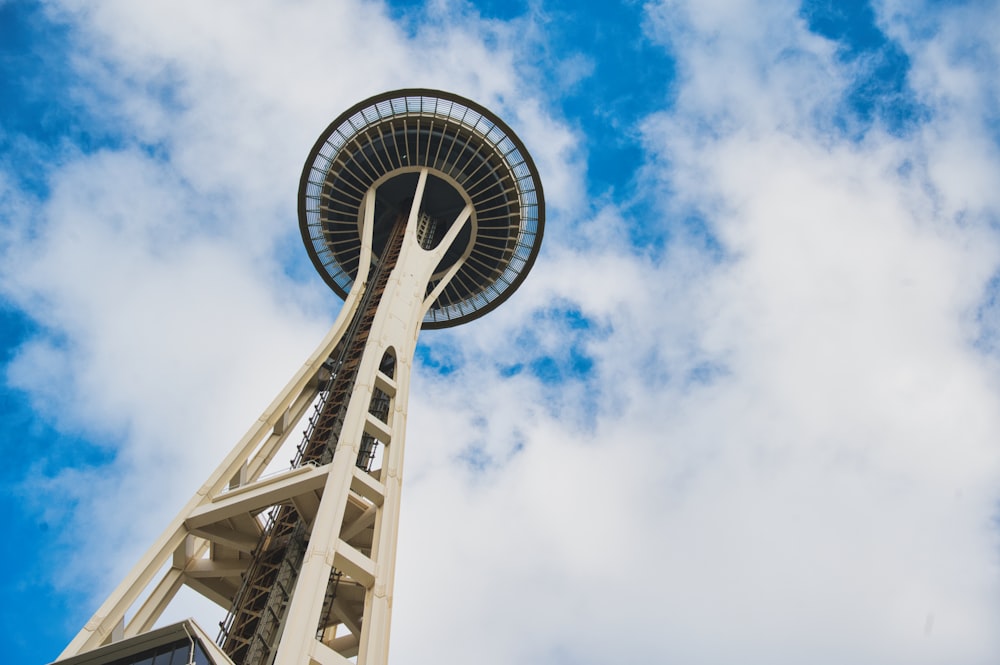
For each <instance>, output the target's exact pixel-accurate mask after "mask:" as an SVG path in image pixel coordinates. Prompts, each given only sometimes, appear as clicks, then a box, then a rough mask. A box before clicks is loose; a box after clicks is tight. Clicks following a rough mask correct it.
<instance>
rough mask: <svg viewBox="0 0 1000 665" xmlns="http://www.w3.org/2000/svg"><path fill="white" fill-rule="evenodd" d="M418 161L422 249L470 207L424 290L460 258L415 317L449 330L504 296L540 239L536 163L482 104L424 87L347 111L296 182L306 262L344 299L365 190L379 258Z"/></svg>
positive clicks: (357, 252) (408, 198) (353, 268)
mask: <svg viewBox="0 0 1000 665" xmlns="http://www.w3.org/2000/svg"><path fill="white" fill-rule="evenodd" d="M425 168H426V169H427V170H428V178H427V183H426V188H425V190H424V194H423V198H422V200H421V214H420V218H419V227H420V228H418V235H419V237H420V238H421V244H422V246H424V247H425V248H426V249H432V248H434V247H436V246H437V245H438V243H440V241H441V239H442V238H443V237H444V235H445V234H446V233H447V231H448V229H449V228H450V227H451V225H452V224H454V223H455V220H456V217H457V216H458V214H459V213H460V212H461V211H462V210H463V209H464V208H465V207H466V206H471V209H472V213H471V216H470V218H469V221H467V222H465V226H464V228H462V230H461V231H460V232H459V234H458V237H457V239H456V241H455V242H454V243H453V244H452V246H451V247H450V248H449V249H448V251H447V252H445V254H444V256H443V258H442V259H441V261H440V263H439V264H438V265H437V267H436V268H435V271H434V274H433V275H432V277H431V280H430V282H429V283H428V284H427V290H426V294H427V295H429V294H430V293H431V292H432V291H433V290H434V288H435V287H436V286H437V284H438V282H439V281H440V280H441V278H442V277H443V276H444V275H445V273H446V271H447V270H448V269H449V268H450V267H452V266H454V265H455V264H456V263H459V262H460V268H459V269H458V271H457V272H456V273H455V275H454V277H453V278H452V279H451V280H450V281H449V282H448V283H447V284H446V285H445V287H444V289H443V290H442V291H441V293H440V294H439V295H438V297H437V298H436V299H435V301H434V302H433V303H432V304H431V306H430V308H429V309H428V311H427V314H426V315H425V316H424V319H423V322H422V324H421V325H422V327H423V328H446V327H450V326H455V325H458V324H460V323H465V322H467V321H471V320H473V319H475V318H478V317H480V316H482V315H483V314H485V313H486V312H489V311H490V310H492V309H493V308H495V307H497V306H498V305H499V304H500V303H502V302H503V301H504V300H506V299H507V298H508V297H510V295H511V294H512V293H513V292H514V291H515V290H516V289H517V287H518V286H520V284H521V282H522V281H524V278H525V276H526V275H527V273H528V271H529V270H530V269H531V266H532V265H533V264H534V261H535V258H536V256H537V255H538V250H539V247H540V246H541V241H542V231H543V229H544V217H545V213H544V208H545V206H544V196H543V193H542V185H541V181H540V179H539V177H538V171H537V169H536V168H535V164H534V162H533V161H532V160H531V157H530V156H529V155H528V152H527V150H526V149H525V148H524V145H523V144H522V143H521V141H520V139H518V138H517V136H516V135H515V134H514V132H513V131H511V129H510V128H509V127H508V126H507V125H506V124H504V122H503V121H501V120H500V119H499V118H497V117H496V116H495V115H493V114H492V113H491V112H490V111H488V110H487V109H485V108H483V107H482V106H480V105H478V104H476V103H475V102H472V101H470V100H467V99H464V98H462V97H459V96H458V95H454V94H451V93H447V92H440V91H437V90H424V89H407V90H397V91H393V92H386V93H383V94H380V95H376V96H375V97H371V98H369V99H367V100H365V101H363V102H360V103H359V104H356V105H355V106H353V107H351V108H350V109H348V110H347V111H345V112H344V113H343V114H342V115H341V116H340V117H338V118H337V119H336V120H334V121H333V122H332V123H331V124H330V126H329V127H327V129H326V130H325V131H324V132H323V133H322V134H321V135H320V137H319V140H318V141H317V142H316V144H315V145H314V146H313V149H312V151H311V152H310V153H309V157H308V159H307V160H306V164H305V167H304V169H303V172H302V178H301V180H300V184H299V227H300V230H301V232H302V238H303V240H304V241H305V245H306V248H307V250H308V252H309V257H310V258H311V259H312V262H313V265H315V267H316V269H317V270H318V271H319V273H320V275H322V277H323V279H324V280H325V281H326V283H327V284H328V285H329V286H330V287H331V288H332V289H333V290H334V291H335V292H336V293H337V295H339V296H340V297H341V298H346V297H347V293H348V292H349V291H350V290H351V287H352V286H353V284H354V281H355V279H356V277H357V274H358V268H359V265H358V263H359V260H360V256H361V243H362V234H361V229H362V223H363V201H364V199H365V196H366V193H367V192H368V190H369V189H370V188H372V187H375V188H376V190H375V213H374V220H375V221H374V229H373V233H372V256H373V262H378V261H379V258H380V256H381V254H382V252H383V251H384V249H385V246H386V240H387V238H388V237H389V234H390V231H391V229H392V226H393V224H394V222H395V220H396V219H397V217H398V216H399V215H400V214H401V213H406V212H407V211H408V210H409V208H410V205H411V202H412V200H413V195H414V189H415V187H416V183H417V179H418V177H419V173H420V171H421V170H422V169H425Z"/></svg>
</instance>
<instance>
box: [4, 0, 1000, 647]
mask: <svg viewBox="0 0 1000 665" xmlns="http://www.w3.org/2000/svg"><path fill="white" fill-rule="evenodd" d="M998 44H1000V10H998V9H997V8H996V7H995V6H994V4H993V3H990V2H974V1H970V2H930V1H929V0H928V1H926V2H921V1H917V2H902V1H901V0H884V1H881V2H833V1H832V0H826V1H815V2H813V1H809V2H804V3H798V2H792V1H790V0H787V1H786V0H777V1H776V0H701V1H700V2H685V1H683V0H663V1H661V2H656V1H650V2H645V3H642V2H631V1H628V0H622V1H621V2H584V3H580V2H563V1H561V0H551V1H548V0H537V1H531V2H458V1H455V0H427V1H425V2H420V1H406V2H388V3H385V2H375V1H370V0H364V1H362V0H343V1H342V2H335V3H334V2H322V1H320V0H304V1H303V2H299V3H294V4H288V3H279V2H272V1H271V0H259V1H258V2H255V3H239V2H235V0H234V1H222V0H220V1H218V2H213V3H202V2H194V1H192V2H181V1H176V0H175V1H174V2H147V3H133V2H129V1H127V0H120V1H116V0H108V1H107V2H101V3H86V2H78V1H76V0H48V1H45V2H34V1H31V0H22V1H12V0H8V1H6V2H3V1H0V69H2V75H0V97H2V99H3V100H4V103H3V105H2V106H0V341H2V349H3V354H2V360H3V373H2V375H0V376H2V379H3V380H2V383H0V386H2V387H0V391H2V392H0V418H2V421H0V423H2V427H3V431H4V432H5V435H4V436H3V437H0V441H2V446H3V452H4V454H5V456H6V459H7V464H6V465H5V467H4V470H3V472H2V474H3V475H2V487H3V493H2V500H3V509H4V512H5V513H6V515H7V516H8V523H7V530H8V536H7V539H6V542H7V546H6V547H5V548H3V550H2V552H3V554H2V556H3V558H4V564H5V565H6V566H7V570H8V571H10V572H9V573H8V575H6V576H4V581H3V583H2V584H3V594H4V598H5V599H6V600H7V602H6V603H5V604H4V606H5V609H4V610H3V612H4V617H3V618H4V622H5V625H6V626H7V627H8V633H9V634H10V635H11V638H10V641H11V645H10V646H9V647H8V649H6V652H7V653H8V654H9V656H8V657H9V658H10V659H11V662H25V663H33V662H48V661H50V660H51V659H53V658H54V657H55V656H56V655H57V654H58V653H59V652H60V651H61V649H62V648H63V646H64V645H65V644H66V643H67V642H68V641H69V639H70V638H71V637H72V636H73V634H75V632H76V631H77V630H78V629H79V628H80V627H81V626H82V625H83V624H84V623H85V622H86V620H87V619H88V618H89V616H90V614H91V612H93V610H94V609H95V608H96V607H97V606H98V604H99V603H100V602H101V600H102V599H103V597H104V596H105V595H106V594H107V593H108V592H109V590H110V589H111V588H112V587H113V586H114V585H115V584H116V583H117V582H118V580H119V579H120V578H121V577H122V576H123V575H124V573H125V571H127V569H128V568H129V567H130V566H131V565H132V563H133V562H134V561H135V559H136V558H137V557H138V556H139V555H140V554H141V553H142V551H143V550H144V549H145V547H146V546H147V545H148V544H149V543H150V542H152V540H153V539H154V538H155V537H156V535H158V533H159V531H160V529H162V527H163V525H165V524H166V523H167V521H168V520H169V519H170V518H171V517H173V515H174V511H175V510H177V509H179V507H180V506H181V505H182V503H183V502H184V501H185V500H186V499H187V497H188V496H189V495H190V494H191V492H193V491H194V490H195V489H196V488H197V487H198V485H199V484H200V482H201V481H202V480H203V479H204V477H205V476H207V474H208V473H209V471H210V470H211V469H212V468H214V465H215V464H216V463H217V461H218V460H219V459H220V458H221V457H222V456H223V454H224V453H225V452H226V451H228V449H229V447H230V446H231V445H233V443H234V442H235V441H236V440H237V439H238V438H239V437H240V436H241V435H242V433H243V431H244V430H245V428H246V427H248V426H249V425H250V424H251V423H252V422H253V421H254V420H255V419H256V417H257V416H258V415H259V412H260V411H261V410H262V409H263V407H264V406H265V405H266V404H267V403H268V402H269V401H270V399H271V398H272V397H273V395H274V394H275V393H276V392H277V390H278V389H279V388H280V387H281V386H282V385H284V383H285V381H286V380H287V378H288V377H289V376H290V375H291V374H292V372H294V371H295V369H296V368H297V367H298V365H299V364H300V363H301V362H302V360H303V359H304V358H305V357H306V356H307V354H308V353H309V352H311V350H312V348H313V347H314V345H315V344H316V343H318V341H319V340H320V338H321V337H322V335H323V333H324V332H325V329H326V327H327V326H329V324H330V323H331V322H332V320H333V317H334V315H335V314H336V311H337V307H338V306H339V304H338V302H337V300H336V298H335V296H334V295H333V294H332V293H330V292H329V291H328V290H327V289H326V288H325V287H324V286H323V284H322V282H321V280H320V279H319V278H318V276H317V275H316V274H315V273H314V271H313V269H312V267H311V265H310V263H309V261H308V260H307V258H306V254H305V251H304V250H303V248H302V247H301V240H300V238H299V233H298V230H297V225H296V224H297V223H296V219H295V190H296V183H297V180H298V176H299V173H300V169H301V163H302V160H303V159H304V158H305V156H306V153H307V152H308V149H309V147H310V146H311V145H312V142H313V140H314V139H315V137H316V136H317V135H318V134H319V132H320V131H321V130H322V129H323V128H324V127H325V126H326V125H327V124H328V123H329V122H330V120H331V119H332V118H333V117H335V116H336V115H337V114H339V113H340V112H341V111H342V110H343V109H345V108H347V107H348V106H350V105H352V104H353V103H355V102H356V101H359V100H360V99H363V98H365V97H367V96H369V95H372V94H375V93H378V92H381V91H384V90H389V89H395V88H402V87H432V88H439V89H445V90H450V91H453V92H456V93H458V94H462V95H465V96H467V97H469V98H471V99H475V100H477V101H479V102H480V103H483V104H484V105H486V106H487V107H489V108H491V109H493V110H494V111H495V112H496V113H497V114H498V115H500V116H501V117H502V118H504V119H505V121H506V122H507V123H508V124H510V125H511V126H512V127H513V128H514V130H515V131H516V132H517V133H518V134H519V136H520V137H521V139H522V140H523V141H524V143H525V144H526V145H527V147H528V149H529V150H530V151H531V153H532V155H533V157H534V159H535V161H536V162H537V163H538V165H539V169H540V171H541V176H542V180H543V183H544V185H545V192H546V201H547V205H548V209H547V210H548V217H547V228H546V234H545V240H544V244H543V249H542V253H541V255H540V257H539V259H538V261H537V263H536V265H535V267H534V269H533V272H532V274H531V275H530V276H529V278H528V279H527V281H526V282H525V283H524V285H523V286H522V288H521V290H520V291H519V292H518V294H517V295H515V296H514V297H513V298H512V299H511V300H510V301H508V302H507V303H505V304H504V306H503V307H501V308H498V309H497V310H496V311H495V312H492V313H491V314H490V315H489V317H486V318H484V319H482V320H480V321H477V322H474V323H471V324H469V325H467V326H463V327H460V328H457V329H454V330H449V331H435V332H430V333H426V334H425V335H424V336H423V337H422V342H421V346H420V347H419V349H418V359H417V360H418V364H419V369H418V372H417V374H416V378H415V382H414V387H413V396H412V397H411V403H410V415H409V430H408V439H407V442H408V454H407V470H406V480H407V488H406V493H405V496H406V498H405V499H404V506H405V507H404V511H403V521H402V524H401V527H400V528H401V531H400V539H401V540H400V554H399V560H398V564H397V583H396V585H397V586H396V600H395V609H394V616H393V642H392V645H393V646H392V651H393V660H394V662H398V663H400V664H405V663H425V662H427V663H429V662H459V661H460V660H461V661H468V660H474V661H475V662H480V663H484V664H490V663H507V662H513V661H515V660H520V661H528V662H538V663H553V664H554V663H597V662H607V660H608V658H609V657H610V658H612V659H613V660H615V661H619V660H620V661H622V662H627V661H630V660H631V661H635V660H640V661H642V662H683V663H732V662H735V661H736V660H737V659H738V660H739V661H740V662H750V663H758V662H759V663H769V664H776V663H785V662H788V663H801V662H815V663H845V662H878V663H907V664H912V663H948V664H949V665H954V664H959V663H960V664H970V665H971V664H979V663H983V664H986V663H990V664H992V663H995V662H997V660H998V658H1000V638H998V637H997V631H996V630H995V627H996V625H997V622H998V620H1000V540H998V536H1000V533H998V530H997V523H998V517H997V516H998V505H1000V504H998V499H1000V444H998V441H1000V408H998V407H1000V381H998V377H1000V373H998V370H1000V362H998V361H1000V355H998V349H1000V345H998V344H997V343H996V340H997V339H1000V336H998V333H1000V309H998V304H997V303H998V299H997V296H996V292H997V287H998V283H1000V277H998V276H1000V232H998V229H1000V187H998V186H997V183H998V182H1000V132H998V127H1000V77H998V74H997V72H998V71H1000V47H998V46H997V45H998ZM188 614H193V615H195V616H196V617H197V618H198V620H199V621H200V622H202V623H203V625H206V626H209V627H211V626H214V625H215V622H216V621H218V620H219V619H221V618H222V617H221V614H222V613H221V612H217V611H215V610H213V609H212V608H211V607H210V606H207V605H206V604H205V603H204V602H202V601H200V600H199V599H197V598H195V597H194V596H193V594H192V595H191V596H189V597H183V598H181V602H180V603H179V607H178V608H177V610H176V614H175V615H174V616H173V618H176V617H180V616H187V615H188ZM209 630H211V628H209Z"/></svg>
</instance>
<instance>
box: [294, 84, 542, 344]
mask: <svg viewBox="0 0 1000 665" xmlns="http://www.w3.org/2000/svg"><path fill="white" fill-rule="evenodd" d="M401 118H406V119H408V118H418V119H421V118H430V119H431V120H432V122H433V121H435V120H436V121H439V122H442V123H444V124H445V125H447V126H448V127H451V128H452V129H455V130H456V131H462V132H465V133H466V134H468V135H469V136H470V137H473V138H474V139H475V140H476V141H477V142H478V144H477V151H483V150H486V151H488V152H489V155H488V157H491V158H493V159H495V160H497V161H498V162H502V164H503V166H504V167H506V169H507V171H506V173H505V175H507V176H509V178H510V180H511V183H512V184H513V186H514V189H515V190H516V203H517V211H516V218H517V229H516V236H515V237H514V240H513V247H512V248H508V250H506V251H505V252H504V256H503V258H502V260H503V264H502V267H500V268H497V269H495V275H494V276H493V278H492V279H490V278H487V279H482V278H481V275H480V276H479V277H477V281H476V283H475V284H474V286H476V287H478V290H476V291H475V292H470V294H469V295H468V296H467V297H465V298H464V299H462V300H456V301H453V302H449V303H448V304H446V305H443V306H439V304H440V302H439V301H442V299H443V297H444V294H442V296H441V297H439V298H438V300H437V301H435V303H434V304H432V305H431V307H430V308H429V310H428V312H427V315H426V316H425V317H424V320H423V322H422V327H424V328H446V327H451V326H455V325H459V324H461V323H465V322H468V321H471V320H473V319H476V318H478V317H480V316H482V315H483V314H486V313H487V312H489V311H491V310H493V309H494V308H496V307H497V306H499V305H500V304H501V303H503V302H504V301H506V300H507V298H509V297H510V296H511V295H512V294H513V293H514V291H516V290H517V288H518V287H519V286H520V285H521V283H522V282H523V281H524V279H525V277H526V276H527V274H528V272H529V271H530V270H531V267H532V266H533V265H534V262H535V259H536V258H537V256H538V252H539V249H540V247H541V241H542V235H543V231H544V228H545V197H544V193H543V191H542V184H541V180H540V178H539V177H538V170H537V169H536V167H535V164H534V161H533V160H532V159H531V155H530V154H528V151H527V149H526V148H525V147H524V144H523V143H522V142H521V140H520V139H519V138H518V137H517V135H516V134H514V132H513V130H511V129H510V127H509V126H507V124H506V123H504V122H503V121H502V120H500V119H499V118H497V117H496V116H495V115H494V114H493V113H492V112H490V111H489V110H488V109H486V108H485V107H483V106H481V105H479V104H476V103H475V102H473V101H471V100H468V99H465V98H464V97H461V96H459V95H456V94H453V93H448V92H443V91H440V90H430V89H424V88H409V89H403V90H394V91H389V92H384V93H381V94H379V95H375V96H373V97H370V98H368V99H365V100H363V101H361V102H358V103H357V104H355V105H354V106H352V107H351V108H349V109H348V110H346V111H345V112H344V113H342V114H341V115H340V116H338V117H337V119H336V120H334V121H333V122H332V123H330V125H329V126H328V127H327V128H326V129H325V130H324V131H323V133H322V134H320V136H319V138H318V139H317V141H316V143H315V144H314V145H313V148H312V150H311V151H310V152H309V157H308V158H307V160H306V162H305V165H304V167H303V169H302V176H301V178H300V180H299V197H298V213H299V229H300V231H301V234H302V239H303V242H304V243H305V245H306V249H307V251H308V253H309V258H310V259H311V260H312V262H313V265H314V266H315V268H316V270H317V271H318V272H319V273H320V275H321V276H322V277H323V280H324V281H325V282H326V283H327V284H328V285H329V286H330V288H332V289H333V291H334V292H335V293H337V295H339V296H340V297H341V298H346V297H347V293H348V292H349V291H350V288H351V286H352V285H353V277H352V275H351V274H350V272H349V271H348V270H347V269H345V268H344V266H343V265H341V263H340V262H338V261H337V260H336V259H337V255H336V254H335V252H334V251H333V250H331V249H330V247H329V244H328V243H327V242H326V241H325V240H324V239H323V232H322V226H321V225H322V224H323V223H324V222H323V219H322V217H321V212H320V209H321V204H320V201H321V200H322V197H323V196H324V194H323V190H324V187H325V186H326V184H327V178H328V177H329V174H330V172H331V170H332V167H331V165H332V164H333V163H334V162H335V160H336V159H337V157H338V156H340V155H342V154H343V153H344V152H346V151H347V150H351V149H352V148H353V149H355V150H357V147H358V143H357V142H355V143H353V144H352V140H355V139H356V138H357V137H358V136H360V135H362V134H364V133H365V132H368V131H370V130H371V129H372V128H377V127H378V126H381V125H383V124H385V125H388V123H389V122H390V121H395V122H398V121H399V119H401ZM352 154H353V153H352ZM417 158H418V159H419V158H420V155H417ZM366 159H367V158H366ZM324 163H325V165H326V168H325V169H324V168H323V167H322V164H324ZM416 166H422V167H426V168H428V169H429V171H430V173H431V174H432V175H438V176H439V177H440V175H442V174H444V175H450V174H447V173H446V172H445V171H442V170H440V169H437V168H435V167H434V166H433V165H431V164H419V165H418V164H416V163H408V164H407V167H410V168H412V167H416ZM399 168H401V167H400V165H396V166H393V167H392V168H384V169H383V171H382V172H381V173H380V174H379V175H378V177H379V178H380V179H381V178H384V177H385V176H386V175H387V174H390V173H395V172H396V171H397V170H398V169H399ZM314 174H316V175H321V176H322V178H321V179H320V180H319V181H317V180H315V179H313V180H311V179H310V176H311V175H314ZM311 229H313V230H315V229H319V230H318V232H317V235H315V236H314V235H313V233H311ZM358 242H360V239H359V240H358ZM511 244H512V243H511V242H510V240H509V239H508V245H511ZM432 283H433V282H432Z"/></svg>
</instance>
